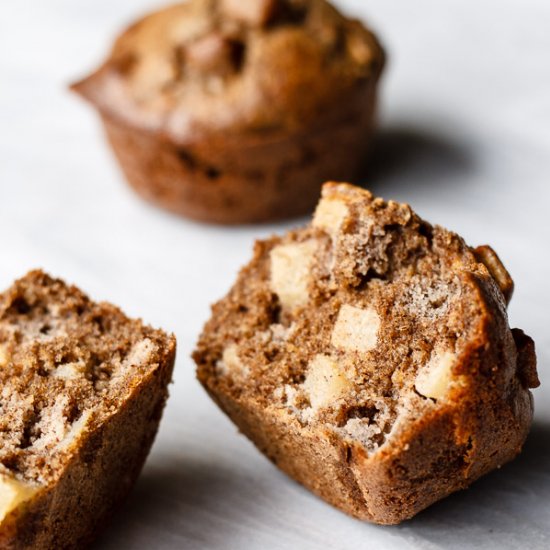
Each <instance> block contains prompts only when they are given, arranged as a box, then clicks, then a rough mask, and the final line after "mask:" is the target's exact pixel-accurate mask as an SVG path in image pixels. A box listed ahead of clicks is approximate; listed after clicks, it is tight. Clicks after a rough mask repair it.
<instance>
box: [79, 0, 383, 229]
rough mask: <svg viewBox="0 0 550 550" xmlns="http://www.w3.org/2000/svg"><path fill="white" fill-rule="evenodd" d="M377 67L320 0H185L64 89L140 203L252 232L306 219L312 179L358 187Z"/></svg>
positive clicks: (140, 25) (372, 43) (357, 35)
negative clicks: (85, 105) (245, 226)
mask: <svg viewBox="0 0 550 550" xmlns="http://www.w3.org/2000/svg"><path fill="white" fill-rule="evenodd" d="M384 59H385V58H384V52H383V50H382V48H381V46H380V44H379V43H378V40H377V39H376V37H375V36H374V34H373V33H371V32H370V31H369V30H367V29H366V28H365V27H364V26H363V24H361V23H360V22H359V21H357V20H352V19H349V18H347V17H345V16H344V15H343V14H341V13H340V12H339V11H338V10H337V9H335V8H334V7H333V6H331V5H330V4H329V3H328V2H326V1H325V0H253V1H241V0H239V1H234V0H191V1H189V2H185V3H180V4H176V5H173V6H169V7H167V8H165V9H161V10H159V11H157V12H155V13H152V14H150V15H148V16H146V17H144V18H143V19H141V20H139V21H137V22H136V23H135V24H133V25H132V26H131V27H129V28H128V29H127V30H126V31H125V32H124V33H123V34H122V35H121V36H120V37H119V38H118V39H117V40H116V42H115V44H114V46H113V49H112V51H111V53H110V55H109V56H108V59H107V60H106V61H105V63H104V64H103V65H102V66H101V67H100V68H99V69H98V70H96V71H95V72H94V73H93V74H91V75H90V76H88V77H87V78H85V79H83V80H82V81H80V82H78V83H76V84H74V85H73V89H74V90H75V91H77V92H78V93H79V94H81V95H82V96H83V97H84V98H86V99H87V100H89V101H90V102H91V103H92V104H93V105H94V107H96V108H97V110H98V111H99V113H100V115H101V117H102V120H103V123H104V125H105V129H106V132H107V137H108V139H109V142H110V144H111V146H112V147H113V150H114V152H115V154H116V156H117V158H118V160H119V163H120V165H121V167H122V169H123V172H124V175H125V176H126V178H127V180H128V181H129V183H130V184H131V185H132V186H133V187H134V189H135V190H136V191H137V192H138V193H139V194H140V195H142V196H143V197H144V198H146V199H148V200H150V201H152V202H154V203H156V204H158V205H160V206H162V207H164V208H166V209H168V210H171V211H173V212H176V213H178V214H182V215H185V216H189V217H192V218H195V219H200V220H205V221H211V222H217V223H247V222H248V223H250V222H262V221H266V220H270V219H277V218H284V217H290V216H294V215H298V214H301V213H304V212H306V211H308V210H310V209H311V208H313V206H314V204H315V201H316V199H317V197H318V194H319V182H320V181H325V180H326V179H330V178H335V177H344V178H348V179H350V180H354V179H357V178H358V177H359V176H360V173H361V170H362V168H363V165H364V162H365V156H366V149H367V147H368V144H369V142H370V138H371V134H372V129H373V126H374V123H375V121H374V113H375V107H376V95H377V84H378V80H379V77H380V75H381V72H382V69H383V66H384Z"/></svg>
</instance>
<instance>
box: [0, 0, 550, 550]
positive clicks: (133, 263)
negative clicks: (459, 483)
mask: <svg viewBox="0 0 550 550" xmlns="http://www.w3.org/2000/svg"><path fill="white" fill-rule="evenodd" d="M340 4H341V5H342V6H343V7H346V9H348V10H349V11H351V12H355V13H359V14H361V13H363V14H364V15H365V16H368V19H369V20H370V21H371V22H372V24H373V25H374V26H375V27H376V29H378V30H379V32H380V34H381V36H382V37H383V39H384V42H385V44H386V46H387V49H388V50H389V53H390V64H389V70H388V71H387V73H386V78H385V80H384V100H383V105H382V106H383V115H382V130H381V133H380V139H379V142H378V147H377V149H378V161H377V165H376V167H375V169H374V170H373V173H372V175H371V187H372V188H373V189H374V190H375V191H376V192H378V193H380V194H382V195H383V196H385V197H387V198H393V199H402V200H408V201H410V202H411V203H412V204H413V205H414V206H415V207H416V209H417V210H418V211H419V213H420V214H422V215H423V216H425V217H426V218H428V219H430V220H432V221H435V222H440V223H442V224H445V225H447V226H448V227H450V228H452V229H454V230H456V231H458V232H460V233H461V234H462V235H464V236H465V237H466V238H467V239H468V241H469V242H470V243H472V244H481V243H485V242H488V243H491V244H492V245H494V247H495V248H496V249H497V250H498V251H499V253H500V254H501V256H502V258H503V259H504V261H505V263H506V264H507V266H508V267H509V269H510V271H511V272H512V274H513V275H514V278H515V280H516V284H517V287H516V288H517V290H516V294H515V296H514V299H513V302H512V305H511V308H510V319H511V324H512V325H513V326H520V327H522V328H524V329H525V330H526V331H527V332H528V333H529V334H531V335H532V336H533V337H534V338H535V340H536V342H537V349H538V356H539V364H540V367H539V368H540V374H541V378H542V382H543V386H542V387H541V388H540V389H538V390H536V392H535V396H536V409H537V410H536V422H535V426H534V428H533V432H532V435H531V437H530V439H529V441H528V443H527V445H526V447H525V451H524V453H523V455H522V456H521V457H520V458H519V459H517V460H516V461H515V462H514V463H513V464H511V465H509V466H506V467H504V468H502V469H501V470H500V471H497V472H495V473H493V474H491V475H489V476H487V477H486V478H485V479H483V480H481V481H479V482H478V483H476V484H475V485H474V486H472V487H471V488H470V489H469V490H467V491H464V492H462V493H460V494H456V495H455V496H452V497H450V498H448V499H447V500H445V501H444V502H441V503H439V504H437V505H435V506H433V507H432V508H430V509H429V510H428V511H426V512H424V513H422V514H420V515H419V516H418V517H417V518H415V519H414V520H413V521H410V522H408V523H405V524H403V525H401V526H399V527H388V528H383V527H377V526H372V525H368V524H364V523H361V522H358V521H355V520H352V519H350V518H348V517H346V516H344V515H343V514H341V513H339V512H337V511H336V510H333V509H332V508H330V507H329V506H327V505H325V504H324V503H322V502H321V501H319V500H318V499H316V498H315V497H313V496H312V495H310V494H309V493H308V492H306V491H305V490H303V489H302V488H300V487H299V486H297V485H296V484H294V483H293V482H291V481H290V480H288V479H287V478H286V477H284V476H283V475H282V474H280V473H279V472H278V471H277V470H276V469H275V468H274V467H273V466H271V464H270V463H268V461H267V460H266V459H264V458H263V457H262V456H261V455H259V454H258V453H257V452H256V451H255V450H254V448H253V447H252V445H251V444H250V443H249V442H248V441H247V440H246V439H245V438H244V437H242V436H240V435H238V434H237V432H236V430H235V428H234V427H233V426H232V424H230V422H229V421H228V420H227V419H226V418H225V417H224V416H223V415H222V413H221V412H220V411H218V409H217V408H216V407H215V405H214V404H213V403H212V402H211V401H210V400H209V399H208V397H207V396H206V395H205V393H204V392H203V391H202V389H201V387H200V386H199V384H198V383H197V382H196V381H195V379H194V372H193V365H192V363H191V360H190V359H189V354H190V352H191V350H192V348H193V344H194V341H195V339H196V337H197V334H198V332H199V331H200V328H201V325H202V323H203V322H204V321H205V319H206V318H207V316H208V311H209V309H208V306H209V304H210V303H211V302H212V301H213V300H215V299H216V298H218V297H220V296H221V295H222V294H223V293H224V292H225V291H226V290H227V288H228V287H229V285H230V283H231V281H232V279H233V277H234V274H235V272H236V270H237V268H238V267H239V266H240V265H241V264H243V263H244V262H245V261H246V259H247V258H248V257H249V254H250V250H251V246H252V241H253V239H254V238H256V237H259V236H262V235H267V234H270V233H272V232H273V231H280V230H282V229H284V228H285V227H286V226H285V225H279V226H269V227H265V226H264V227H248V228H236V229H222V228H217V227H207V226H202V225H196V224H193V223H188V222H185V221H182V220H179V219H176V218H174V217H171V216H169V215H165V214H164V213H163V212H160V211H157V210H155V209H153V208H151V207H149V206H147V205H145V204H143V203H142V202H140V201H139V200H138V199H136V198H135V197H134V195H133V194H131V192H130V191H129V190H127V188H126V187H125V185H124V184H123V182H122V179H121V176H120V174H119V172H118V170H117V167H116V166H115V164H114V162H113V160H112V158H111V155H110V154H109V151H108V150H107V148H106V146H105V144H104V141H103V138H102V135H101V131H100V128H99V125H98V121H97V119H96V117H95V116H94V113H92V111H91V110H90V109H89V108H88V107H87V106H86V105H84V104H83V103H81V102H80V101H79V100H78V99H76V98H75V97H72V96H71V95H70V94H69V93H68V92H67V91H66V87H65V86H66V84H67V82H69V81H70V80H71V79H72V78H74V77H77V76H80V75H82V74H83V72H85V71H86V70H87V69H89V68H91V67H92V66H93V65H94V64H95V63H96V62H98V61H99V59H100V57H101V56H102V54H103V53H104V52H105V50H106V48H107V45H108V44H109V41H110V39H111V38H112V37H113V35H114V33H115V32H116V31H117V30H118V29H119V28H120V27H121V26H122V25H123V24H124V23H126V22H128V21H129V20H131V19H132V17H134V16H135V15H137V14H139V13H140V12H142V11H144V10H147V9H150V8H153V7H155V6H156V5H158V3H157V2H154V1H153V0H116V1H115V0H78V1H76V0H49V1H48V2H45V1H44V0H34V1H31V0H3V1H2V5H1V15H0V242H1V256H0V257H1V261H0V287H1V288H4V287H6V286H7V285H9V284H10V282H11V281H12V279H14V278H15V277H17V276H20V275H22V274H23V273H25V272H26V271H27V270H28V269H29V268H32V267H38V266H40V267H44V268H45V269H46V270H48V271H50V272H51V273H52V274H55V275H59V276H62V277H64V278H66V279H67V280H68V281H72V282H76V283H78V284H79V285H80V286H81V287H82V288H83V289H85V290H86V291H87V292H89V293H90V294H91V295H92V296H93V297H95V298H98V299H107V300H111V301H113V302H115V303H117V304H119V305H120V306H122V307H123V308H124V309H125V310H126V311H127V312H128V313H129V314H132V315H136V316H142V317H143V318H144V319H146V320H147V321H149V322H151V323H153V324H155V325H158V326H162V327H164V328H166V329H169V330H172V331H174V332H175V333H176V335H177V338H178V344H179V352H178V359H177V364H176V372H175V380H174V385H173V386H172V390H171V394H172V395H171V398H170V401H169V405H168V408H167V410H166V414H165V417H164V420H163V423H162V428H161V431H160V433H159V436H158V439H157V442H156V445H155V447H154V450H153V452H152V454H151V457H150V460H149V462H148V463H147V467H146V468H145V470H144V472H143V475H142V477H141V479H140V481H139V483H138V485H137V487H136V489H135V491H134V492H133V494H132V497H131V498H130V501H129V503H128V505H127V506H126V507H125V509H124V511H122V512H121V513H120V514H118V516H117V517H116V518H115V520H114V521H113V524H112V526H111V528H110V529H108V530H107V531H106V532H105V533H104V534H103V536H102V537H101V538H100V540H99V541H98V542H97V544H96V546H95V547H96V548H98V549H99V548H102V549H120V548H125V549H126V548H129V549H153V548H154V549H171V548H186V549H198V548H205V549H216V548H224V549H242V548H252V549H256V548H257V549H266V550H267V549H294V548H299V549H315V548H341V549H344V548H352V547H353V548H377V549H378V548H384V549H386V548H388V549H393V548H395V549H397V548H399V549H406V548H411V549H413V548H414V549H417V548H423V549H424V548H425V549H432V548H434V549H435V548H457V549H458V548H465V547H469V548H494V549H507V548H510V549H512V548H513V549H516V548H522V549H523V548H533V549H542V548H550V380H549V375H550V372H549V367H548V363H549V359H550V330H549V328H548V326H549V322H548V317H549V316H548V310H549V308H550V303H549V290H548V289H549V283H548V280H549V279H548V278H549V275H548V274H549V273H550V259H549V252H550V250H549V244H548V241H549V239H550V216H549V207H548V204H549V201H550V181H549V180H550V161H549V159H550V32H549V27H548V23H549V21H550V3H549V2H548V0H480V1H478V2H475V3H474V2H463V1H460V0H446V1H443V2H442V1H437V0H416V1H415V2H409V1H407V0H393V1H392V2H388V1H386V0H370V1H369V2H363V1H361V0H355V1H347V2H344V1H343V0H342V1H341V2H340ZM290 225H292V224H290Z"/></svg>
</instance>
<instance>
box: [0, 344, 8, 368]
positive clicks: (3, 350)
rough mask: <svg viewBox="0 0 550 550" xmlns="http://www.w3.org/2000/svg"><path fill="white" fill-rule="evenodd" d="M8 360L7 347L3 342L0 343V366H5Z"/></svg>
mask: <svg viewBox="0 0 550 550" xmlns="http://www.w3.org/2000/svg"><path fill="white" fill-rule="evenodd" d="M9 362H10V357H9V354H8V349H7V347H6V346H5V345H4V344H0V367H5V366H6V365H7V364H8V363H9Z"/></svg>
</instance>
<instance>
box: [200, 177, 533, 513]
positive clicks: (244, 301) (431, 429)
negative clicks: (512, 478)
mask: <svg viewBox="0 0 550 550" xmlns="http://www.w3.org/2000/svg"><path fill="white" fill-rule="evenodd" d="M511 285H512V282H511V279H510V276H509V275H508V273H507V272H506V270H505V269H504V267H503V266H502V264H501V262H500V260H499V259H498V256H497V255H496V254H495V253H494V252H493V251H492V250H491V249H490V248H489V247H480V248H478V249H476V251H473V250H472V249H470V248H469V247H468V246H467V245H466V244H465V243H464V241H463V240H462V239H461V238H460V237H459V236H458V235H456V234H454V233H452V232H450V231H448V230H446V229H443V228H441V227H438V226H431V225H430V224H428V223H427V222H425V221H423V220H421V219H420V218H419V217H418V216H417V215H416V214H415V213H414V212H413V211H412V210H411V208H410V207H409V206H408V205H406V204H398V203H395V202H393V201H389V202H384V201H383V200H382V199H377V198H374V197H373V196H372V195H371V194H370V193H369V192H368V191H364V190H361V189H359V188H356V187H353V186H349V185H346V184H326V185H325V186H324V188H323V198H322V200H321V202H320V203H319V206H318V208H317V210H316V214H315V216H314V219H313V222H312V224H311V225H309V226H307V227H305V228H303V229H299V230H297V231H293V232H290V233H288V234H287V235H285V236H283V237H273V238H271V239H269V240H267V241H262V242H259V243H257V245H256V248H255V253H254V258H253V259H252V261H251V262H250V263H249V264H248V265H247V266H246V267H245V268H244V269H243V270H242V271H241V273H240V274H239V277H238V279H237V282H236V283H235V285H234V286H233V288H232V289H231V291H230V292H229V294H228V295H227V296H226V297H225V298H224V299H222V300H221V301H220V302H218V303H217V304H216V305H214V307H213V315H212V318H211V319H210V321H209V322H208V323H207V324H206V326H205V329H204V332H203V334H202V336H201V338H200V340H199V343H198V346H197V349H196V351H195V353H194V358H195V360H196V362H197V365H198V377H199V380H200V381H201V383H202V384H203V385H204V386H205V388H206V389H207V391H208V392H209V393H210V395H211V396H212V397H213V398H214V400H215V401H216V402H217V403H218V404H219V405H220V406H221V408H222V409H223V410H224V411H225V412H226V413H227V414H228V415H229V416H230V417H231V418H232V419H233V421H234V422H235V423H236V424H237V425H238V426H239V428H240V429H241V431H242V432H243V433H244V434H246V435H247V436H248V437H250V438H251V439H252V441H253V442H254V443H255V444H256V445H257V446H258V448H259V449H260V450H261V451H263V452H264V453H265V454H266V455H267V456H268V457H269V458H270V459H271V460H272V461H273V462H274V463H275V464H277V465H278V466H279V467H280V468H281V469H282V470H284V471H285V472H286V473H288V474H289V475H291V476H292V477H294V478H295V479H296V480H298V481H299V482H300V483H302V484H304V485H305V486H306V487H308V488H309V489H311V490H312V491H314V492H315V493H316V494H318V495H319V496H321V497H322V498H324V499H325V500H327V501H328V502H330V503H332V504H333V505H335V506H337V507H339V508H341V509H342V510H344V511H345V512H347V513H349V514H351V515H354V516H356V517H359V518H362V519H367V520H370V521H374V522H377V523H388V524H391V523H398V522H400V521H403V520H405V519H408V518H410V517H412V516H413V515H415V514H416V513H418V512H419V511H420V510H422V509H423V508H425V507H427V506H429V505H430V504H432V503H433V502H435V501H436V500H438V499H440V498H442V497H444V496H446V495H448V494H449V493H451V492H453V491H456V490H457V489H460V488H463V487H466V486H467V485H469V484H470V483H471V482H472V481H474V480H475V479H477V478H478V477H479V476H481V475H483V474H485V473H487V472H488V471H490V470H491V469H493V468H495V467H498V466H500V465H501V464H503V463H505V462H507V461H508V460H511V459H512V458H513V457H514V456H515V455H516V454H517V453H518V452H519V451H520V449H521V446H522V444H523V442H524V440H525V437H526V435H527V432H528V430H529V427H530V423H531V420H532V395H531V393H530V392H529V388H530V387H536V386H537V385H538V378H537V375H536V366H535V365H536V360H535V353H534V345H533V342H532V340H531V339H530V338H529V337H527V336H526V335H524V334H523V333H522V332H521V331H519V330H517V329H515V330H513V331H511V330H510V329H509V327H508V320H507V315H506V299H507V298H509V297H510V296H511Z"/></svg>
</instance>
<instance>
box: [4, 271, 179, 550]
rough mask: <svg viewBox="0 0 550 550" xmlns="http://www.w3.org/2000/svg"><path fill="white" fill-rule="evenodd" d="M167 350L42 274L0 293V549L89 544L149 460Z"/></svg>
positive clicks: (170, 344)
mask: <svg viewBox="0 0 550 550" xmlns="http://www.w3.org/2000/svg"><path fill="white" fill-rule="evenodd" d="M175 349H176V343H175V339H174V337H173V336H169V335H167V334H166V333H165V332H163V331H161V330H155V329H152V328H151V327H148V326H145V325H143V323H142V322H141V321H139V320H132V319H128V318H127V317H126V316H125V315H124V314H123V313H122V312H121V311H120V310H119V309H118V308H116V307H114V306H112V305H110V304H107V303H94V302H92V301H91V300H90V299H89V298H88V297H87V296H85V295H84V294H83V293H82V292H81V291H80V290H78V289H77V288H75V287H73V286H67V285H65V284H64V283H63V282H62V281H60V280H58V279H52V278H50V277H49V276H48V275H46V274H44V273H42V272H41V271H33V272H31V273H29V274H28V275H26V276H25V277H23V278H22V279H20V280H18V281H16V282H15V283H14V285H13V286H12V287H11V288H9V289H8V290H7V291H6V292H4V293H3V294H0V547H2V548H8V549H11V548H13V549H15V548H17V549H20V548H44V549H50V548H51V549H54V548H55V549H60V548H82V547H83V546H84V545H86V544H87V543H88V542H90V541H91V539H92V538H93V537H94V536H95V534H96V533H97V531H98V530H99V529H100V528H101V526H102V524H103V523H104V522H105V521H106V520H107V519H108V517H109V515H110V514H111V513H112V512H113V511H114V510H115V508H116V505H117V504H119V503H120V501H121V500H122V499H123V498H124V497H125V496H126V494H127V493H128V491H129V490H130V488H131V487H132V485H133V483H134V481H135V480H136V478H137V477H138V475H139V472H140V470H141V468H142V466H143V463H144V461H145V459H146V457H147V454H148V452H149V449H150V447H151V445H152V443H153V439H154V437H155V434H156V431H157V428H158V425H159V422H160V418H161V415H162V410H163V408H164V404H165V401H166V399H167V397H168V391H167V386H168V383H169V382H170V379H171V375H172V368H173V364H174V358H175Z"/></svg>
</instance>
